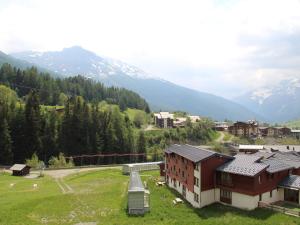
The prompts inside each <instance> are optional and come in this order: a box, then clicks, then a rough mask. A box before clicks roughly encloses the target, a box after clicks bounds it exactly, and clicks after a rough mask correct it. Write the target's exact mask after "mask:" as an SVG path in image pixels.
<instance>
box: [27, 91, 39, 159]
mask: <svg viewBox="0 0 300 225" xmlns="http://www.w3.org/2000/svg"><path fill="white" fill-rule="evenodd" d="M25 130H26V133H25V134H24V135H25V136H26V148H27V151H26V158H29V157H31V156H32V154H33V153H34V152H36V153H37V154H38V156H40V154H41V151H42V142H41V115H40V103H39V96H38V94H37V93H36V92H35V91H31V92H30V93H29V96H28V99H27V101H26V106H25Z"/></svg>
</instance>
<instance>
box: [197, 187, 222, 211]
mask: <svg viewBox="0 0 300 225" xmlns="http://www.w3.org/2000/svg"><path fill="white" fill-rule="evenodd" d="M219 200H220V189H219V188H215V189H211V190H207V191H202V192H201V193H200V206H201V207H204V206H206V205H210V204H212V203H214V202H218V201H219Z"/></svg>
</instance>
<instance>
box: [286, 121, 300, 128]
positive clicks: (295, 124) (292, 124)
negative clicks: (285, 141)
mask: <svg viewBox="0 0 300 225" xmlns="http://www.w3.org/2000/svg"><path fill="white" fill-rule="evenodd" d="M284 125H285V126H287V127H289V128H300V120H293V121H289V122H287V123H285V124H284Z"/></svg>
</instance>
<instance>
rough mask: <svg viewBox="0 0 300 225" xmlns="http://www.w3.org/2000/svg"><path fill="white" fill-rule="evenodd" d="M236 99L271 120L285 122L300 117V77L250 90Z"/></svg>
mask: <svg viewBox="0 0 300 225" xmlns="http://www.w3.org/2000/svg"><path fill="white" fill-rule="evenodd" d="M235 101H236V102H237V103H239V104H241V105H244V106H245V107H247V108H249V109H252V110H253V111H254V112H256V113H257V114H259V115H262V116H263V117H264V118H268V120H269V122H284V121H288V120H296V119H299V118H300V79H299V78H289V79H286V80H284V81H282V82H280V83H279V84H278V85H275V86H273V87H272V86H269V87H265V88H259V89H256V90H254V91H251V92H248V93H246V94H244V95H242V96H240V97H238V98H236V99H235Z"/></svg>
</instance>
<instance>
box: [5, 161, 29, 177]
mask: <svg viewBox="0 0 300 225" xmlns="http://www.w3.org/2000/svg"><path fill="white" fill-rule="evenodd" d="M30 168H31V167H30V166H27V165H25V164H14V165H13V166H12V167H11V168H10V170H11V171H12V175H13V176H26V175H28V174H29V172H30Z"/></svg>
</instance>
